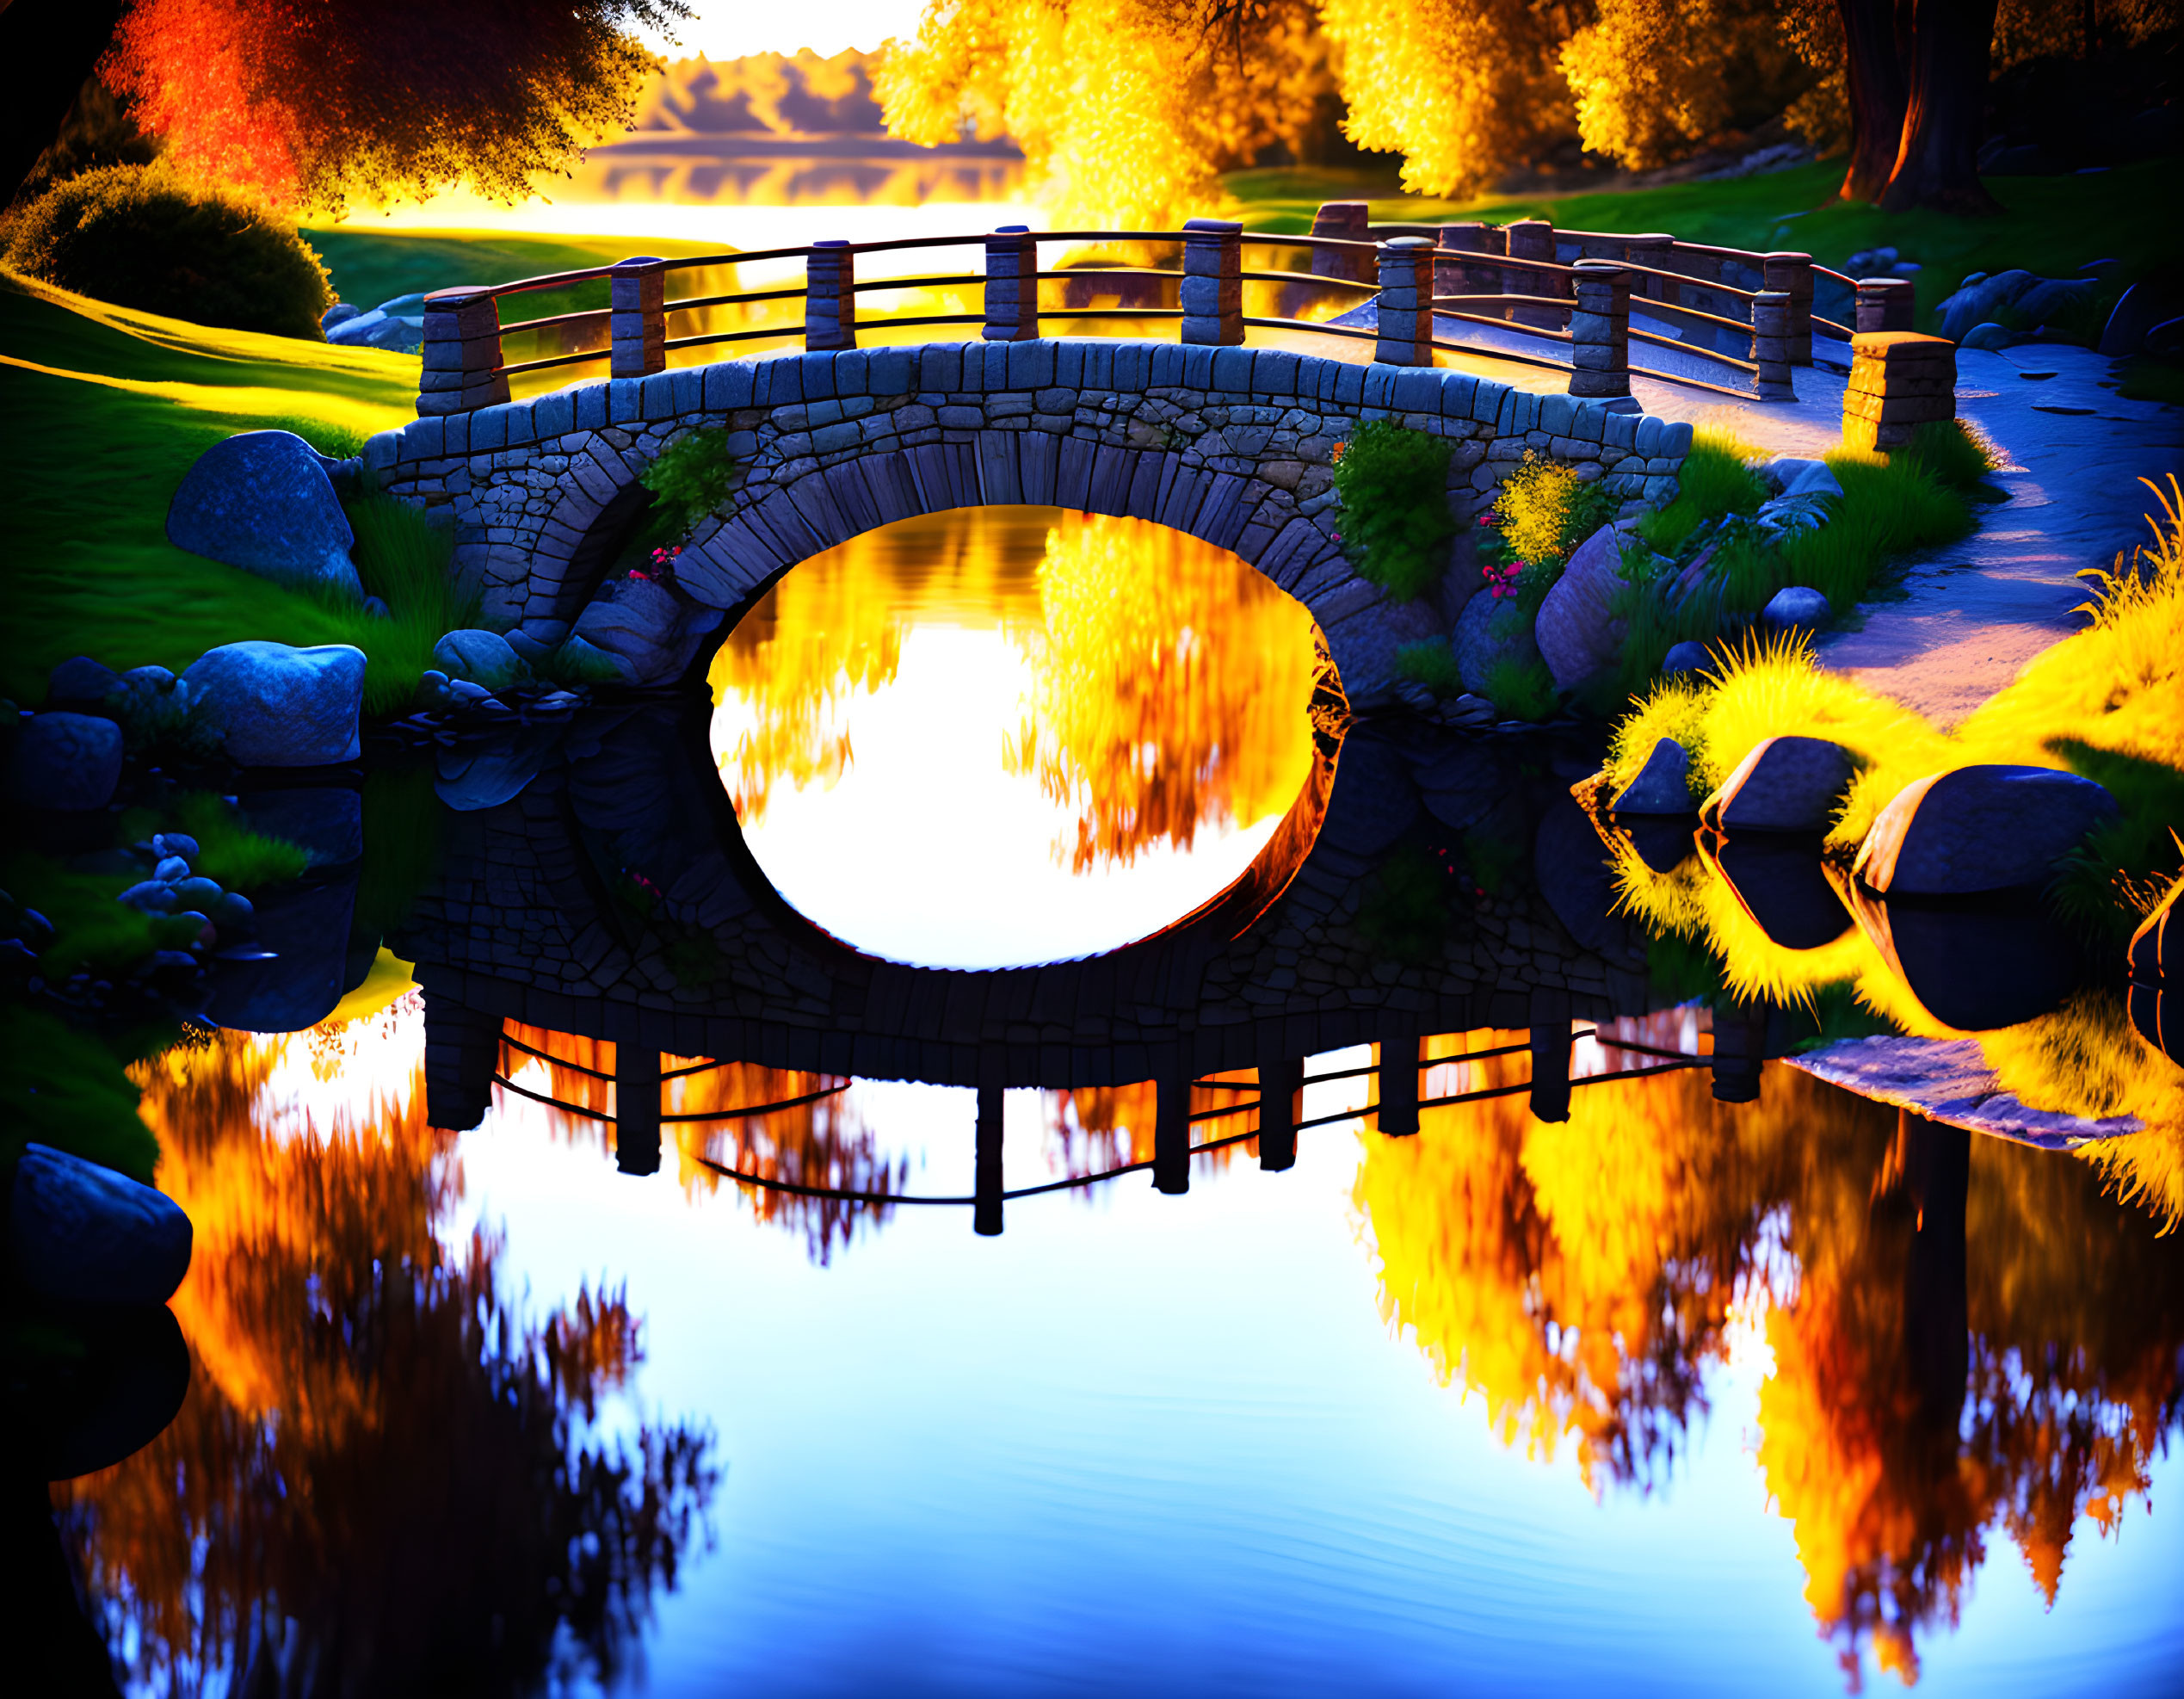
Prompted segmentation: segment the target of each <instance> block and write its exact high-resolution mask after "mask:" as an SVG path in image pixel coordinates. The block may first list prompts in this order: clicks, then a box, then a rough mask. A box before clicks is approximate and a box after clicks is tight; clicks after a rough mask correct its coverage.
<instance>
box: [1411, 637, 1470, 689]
mask: <svg viewBox="0 0 2184 1699" xmlns="http://www.w3.org/2000/svg"><path fill="white" fill-rule="evenodd" d="M1396 677H1398V678H1407V679H1410V681H1411V682H1412V683H1416V684H1422V685H1424V686H1425V687H1426V689H1428V690H1430V691H1432V692H1433V693H1434V695H1436V696H1460V695H1463V694H1464V675H1463V674H1462V673H1461V672H1460V671H1459V670H1458V669H1457V666H1456V652H1455V651H1454V650H1453V649H1452V648H1450V647H1449V646H1448V645H1447V642H1446V641H1444V640H1443V639H1439V638H1428V639H1427V640H1426V641H1425V642H1423V643H1406V644H1404V646H1403V647H1401V648H1400V649H1398V650H1397V651H1396Z"/></svg>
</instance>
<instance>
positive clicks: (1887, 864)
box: [1854, 765, 2118, 897]
mask: <svg viewBox="0 0 2184 1699" xmlns="http://www.w3.org/2000/svg"><path fill="white" fill-rule="evenodd" d="M2117 812H2118V811H2117V807H2116V800H2115V798H2114V797H2113V796H2111V795H2109V794H2108V793H2107V790H2106V789H2104V788H2102V787H2101V786H2099V785H2097V784H2095V783H2094V782H2093V781H2092V780H2090V779H2082V778H2080V777H2079V776H2078V775H2076V774H2075V773H2064V772H2059V771H2058V770H2057V769H2054V768H2052V767H2017V766H2006V765H1980V766H1975V767H1959V768H1957V769H1954V770H1953V771H1952V772H1947V773H1939V774H1935V775H1933V776H1932V777H1930V778H1925V779H1921V780H1920V781H1919V782H1917V783H1916V784H1911V785H1907V786H1905V787H1904V788H1903V790H1902V791H1900V792H1899V793H1897V795H1896V797H1895V799H1894V800H1892V801H1891V802H1890V803H1889V805H1888V806H1887V807H1885V808H1884V809H1882V810H1881V812H1880V814H1879V818H1878V819H1875V820H1874V822H1873V825H1872V831H1868V832H1867V833H1866V841H1865V843H1863V844H1861V845H1860V847H1859V850H1858V860H1857V862H1856V865H1855V868H1854V871H1855V872H1856V874H1857V875H1858V877H1859V878H1860V879H1861V880H1864V881H1865V883H1866V886H1867V887H1868V888H1870V889H1872V890H1874V891H1877V892H1879V893H1881V894H1882V895H1883V896H1887V897H1973V896H1981V895H1985V894H1988V893H1996V892H2003V891H2016V890H2022V889H2026V888H2028V887H2033V886H2038V885H2041V884H2044V883H2045V882H2046V880H2047V879H2048V878H2049V876H2050V875H2051V874H2053V873H2054V871H2055V869H2056V868H2057V866H2058V863H2059V862H2061V861H2062V859H2063V857H2064V856H2067V855H2069V854H2070V851H2071V850H2075V849H2076V848H2077V846H2078V845H2079V843H2082V841H2083V840H2084V837H2085V835H2086V833H2088V831H2092V830H2093V828H2094V827H2095V826H2096V825H2100V824H2101V822H2102V821H2104V820H2110V819H2114V818H2115V816H2116V813H2117Z"/></svg>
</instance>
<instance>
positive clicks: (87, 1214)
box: [8, 1144, 190, 1304]
mask: <svg viewBox="0 0 2184 1699" xmlns="http://www.w3.org/2000/svg"><path fill="white" fill-rule="evenodd" d="M8 1226H9V1239H10V1241H11V1248H12V1249H13V1251H14V1252H15V1267H16V1268H17V1269H18V1270H20V1271H21V1272H22V1276H23V1279H24V1281H25V1282H27V1283H28V1285H29V1286H30V1287H31V1288H33V1289H34V1290H35V1291H38V1292H41V1293H43V1294H46V1296H48V1297H52V1298H64V1299H67V1300H70V1301H74V1302H77V1303H86V1304H163V1303H165V1302H166V1301H167V1300H168V1299H169V1298H170V1297H172V1296H173V1295H174V1293H175V1288H176V1287H178V1286H180V1285H181V1284H182V1276H184V1275H186V1274H188V1272H189V1251H190V1226H189V1217H188V1216H187V1215H185V1214H182V1211H181V1210H180V1209H179V1208H176V1204H175V1202H174V1200H173V1199H171V1198H170V1197H168V1196H166V1195H164V1194H163V1193H161V1192H158V1191H155V1190H154V1189H152V1188H151V1187H150V1186H145V1185H139V1183H137V1182H136V1181H134V1180H132V1179H131V1178H129V1177H128V1176H127V1175H126V1174H117V1173H115V1172H114V1170H112V1169H110V1168H102V1167H100V1166H99V1165H97V1164H96V1163H90V1162H86V1161H84V1160H83V1158H81V1157H77V1156H71V1155H69V1154H68V1153H67V1152H64V1151H57V1150H54V1149H52V1148H51V1147H50V1146H45V1145H36V1144H34V1145H28V1146H24V1149H23V1154H22V1161H21V1162H19V1163H18V1164H16V1165H15V1188H14V1193H13V1195H12V1196H11V1197H10V1198H9V1207H8Z"/></svg>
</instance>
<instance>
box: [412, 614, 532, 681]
mask: <svg viewBox="0 0 2184 1699" xmlns="http://www.w3.org/2000/svg"><path fill="white" fill-rule="evenodd" d="M432 661H433V665H434V666H435V667H436V668H438V669H440V670H442V671H444V672H445V673H446V674H447V677H449V678H451V679H467V680H469V681H470V682H471V683H473V684H482V685H484V687H485V689H487V690H489V691H492V690H505V689H507V688H508V687H509V685H511V684H515V683H521V681H522V680H523V679H524V678H526V677H528V676H529V670H528V669H527V667H525V665H524V664H523V659H522V657H521V656H520V655H518V654H517V653H516V652H515V650H514V649H512V648H510V647H509V641H508V639H506V638H505V637H503V636H502V635H501V634H500V633H498V632H497V631H480V630H476V629H471V630H466V631H451V632H449V633H447V635H446V636H445V637H443V638H441V639H440V641H439V642H437V643H435V645H434V646H433V649H432Z"/></svg>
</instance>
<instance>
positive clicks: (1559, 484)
mask: <svg viewBox="0 0 2184 1699" xmlns="http://www.w3.org/2000/svg"><path fill="white" fill-rule="evenodd" d="M1612 511H1613V502H1612V500H1611V499H1610V497H1608V496H1607V494H1606V492H1605V491H1602V490H1601V487H1600V485H1597V484H1587V483H1584V482H1582V481H1581V480H1580V479H1579V478H1578V476H1577V474H1576V473H1575V472H1573V471H1572V470H1571V469H1570V467H1568V466H1563V465H1561V464H1560V463H1558V462H1557V461H1555V460H1546V459H1544V458H1542V457H1541V456H1540V455H1539V454H1538V453H1536V452H1535V451H1533V450H1531V449H1527V450H1526V451H1525V456H1524V459H1523V460H1521V462H1520V463H1519V464H1518V466H1517V469H1516V470H1515V472H1513V473H1510V474H1509V475H1508V477H1507V478H1506V479H1503V480H1502V489H1501V493H1500V494H1498V495H1496V497H1495V498H1494V505H1493V507H1492V508H1491V509H1490V510H1488V511H1487V512H1485V513H1483V514H1481V515H1480V516H1479V517H1478V523H1479V526H1480V534H1479V540H1478V553H1479V558H1480V559H1481V560H1482V561H1483V562H1484V563H1485V564H1484V568H1483V574H1484V578H1485V579H1486V582H1487V586H1488V588H1489V589H1490V590H1492V592H1493V594H1494V596H1495V597H1496V600H1499V599H1501V598H1502V597H1504V596H1514V597H1515V598H1516V599H1517V602H1518V604H1519V606H1520V607H1521V608H1522V609H1524V610H1525V611H1526V612H1527V613H1531V612H1534V611H1536V610H1537V609H1538V608H1539V603H1540V602H1543V601H1545V599H1546V595H1547V592H1548V591H1549V590H1552V589H1553V588H1554V585H1555V580H1556V579H1558V578H1560V577H1561V576H1562V569H1563V566H1564V564H1565V563H1566V562H1567V561H1568V560H1569V559H1570V553H1571V551H1573V550H1574V549H1576V547H1577V545H1578V544H1579V543H1581V542H1582V541H1584V540H1585V539H1586V538H1587V537H1589V536H1590V535H1591V534H1593V533H1594V532H1595V530H1597V529H1598V528H1600V527H1601V525H1603V524H1605V523H1606V522H1607V519H1608V518H1609V516H1610V515H1611V513H1612Z"/></svg>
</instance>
